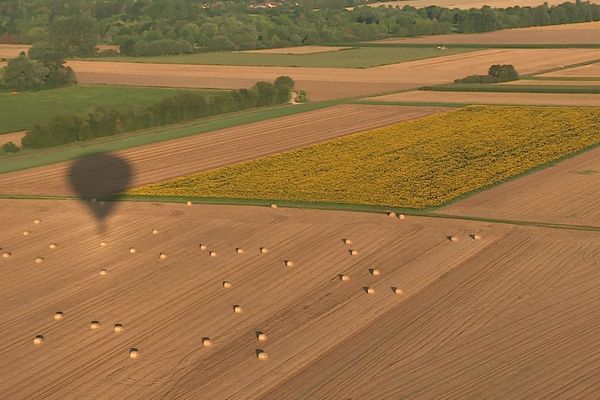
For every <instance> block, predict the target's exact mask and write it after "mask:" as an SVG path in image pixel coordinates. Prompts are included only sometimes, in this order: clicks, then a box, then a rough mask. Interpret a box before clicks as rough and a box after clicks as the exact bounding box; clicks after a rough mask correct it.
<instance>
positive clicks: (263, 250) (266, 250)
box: [260, 247, 269, 254]
mask: <svg viewBox="0 0 600 400" xmlns="http://www.w3.org/2000/svg"><path fill="white" fill-rule="evenodd" d="M268 252H269V249H267V248H266V247H261V248H260V253H261V254H265V253H268Z"/></svg>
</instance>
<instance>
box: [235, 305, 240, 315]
mask: <svg viewBox="0 0 600 400" xmlns="http://www.w3.org/2000/svg"><path fill="white" fill-rule="evenodd" d="M233 312H234V313H236V314H241V313H242V307H240V306H238V305H235V306H233Z"/></svg>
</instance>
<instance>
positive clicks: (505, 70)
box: [454, 64, 519, 83]
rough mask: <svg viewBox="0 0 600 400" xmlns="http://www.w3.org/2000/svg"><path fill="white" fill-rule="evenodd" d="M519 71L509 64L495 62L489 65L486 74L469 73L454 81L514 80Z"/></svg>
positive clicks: (497, 81) (494, 81) (491, 81)
mask: <svg viewBox="0 0 600 400" xmlns="http://www.w3.org/2000/svg"><path fill="white" fill-rule="evenodd" d="M517 79H519V73H518V72H517V70H516V69H515V67H513V66H512V65H510V64H504V65H499V64H495V65H492V66H491V67H490V69H489V70H488V74H487V75H469V76H467V77H466V78H462V79H456V80H454V82H455V83H499V82H508V81H516V80H517Z"/></svg>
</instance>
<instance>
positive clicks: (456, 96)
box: [367, 81, 600, 107]
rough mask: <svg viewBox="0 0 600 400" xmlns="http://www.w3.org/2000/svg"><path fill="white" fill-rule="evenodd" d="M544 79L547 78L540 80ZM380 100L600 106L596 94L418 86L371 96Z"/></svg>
mask: <svg viewBox="0 0 600 400" xmlns="http://www.w3.org/2000/svg"><path fill="white" fill-rule="evenodd" d="M542 82H546V81H542ZM367 100H374V101H383V102H423V103H448V104H451V103H454V104H500V105H537V106H584V107H585V106H596V107H598V106H600V95H598V94H572V93H502V92H441V91H440V92H436V91H428V90H417V91H411V92H402V93H394V94H388V95H385V96H378V97H371V98H369V99H367Z"/></svg>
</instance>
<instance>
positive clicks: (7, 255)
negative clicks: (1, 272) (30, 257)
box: [2, 251, 12, 258]
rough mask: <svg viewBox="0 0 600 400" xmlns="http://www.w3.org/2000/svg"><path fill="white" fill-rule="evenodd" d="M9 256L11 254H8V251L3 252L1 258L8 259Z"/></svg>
mask: <svg viewBox="0 0 600 400" xmlns="http://www.w3.org/2000/svg"><path fill="white" fill-rule="evenodd" d="M11 255H12V254H11V253H10V252H8V251H5V252H4V253H2V257H3V258H8V257H10V256H11Z"/></svg>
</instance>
